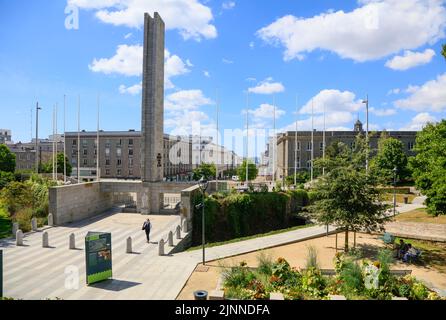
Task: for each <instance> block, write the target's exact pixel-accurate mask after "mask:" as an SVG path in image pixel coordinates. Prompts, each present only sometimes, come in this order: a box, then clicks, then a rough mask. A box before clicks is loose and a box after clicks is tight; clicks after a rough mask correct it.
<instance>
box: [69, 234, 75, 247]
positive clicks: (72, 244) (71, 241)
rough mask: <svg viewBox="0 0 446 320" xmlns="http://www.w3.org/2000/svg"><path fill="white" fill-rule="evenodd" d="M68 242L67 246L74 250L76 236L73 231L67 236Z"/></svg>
mask: <svg viewBox="0 0 446 320" xmlns="http://www.w3.org/2000/svg"><path fill="white" fill-rule="evenodd" d="M68 242H69V244H68V248H69V249H70V250H74V249H76V236H75V235H74V233H72V234H70V237H69V241H68Z"/></svg>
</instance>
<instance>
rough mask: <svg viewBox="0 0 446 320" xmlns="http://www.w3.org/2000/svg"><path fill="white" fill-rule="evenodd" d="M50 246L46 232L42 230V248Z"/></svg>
mask: <svg viewBox="0 0 446 320" xmlns="http://www.w3.org/2000/svg"><path fill="white" fill-rule="evenodd" d="M49 246H50V242H49V239H48V232H46V231H45V232H44V233H43V234H42V248H48V247H49Z"/></svg>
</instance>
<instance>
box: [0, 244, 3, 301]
mask: <svg viewBox="0 0 446 320" xmlns="http://www.w3.org/2000/svg"><path fill="white" fill-rule="evenodd" d="M1 297H3V250H0V298H1Z"/></svg>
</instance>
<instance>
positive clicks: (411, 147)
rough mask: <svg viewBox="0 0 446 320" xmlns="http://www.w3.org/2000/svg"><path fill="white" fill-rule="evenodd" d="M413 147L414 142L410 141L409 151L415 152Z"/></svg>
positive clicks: (408, 144)
mask: <svg viewBox="0 0 446 320" xmlns="http://www.w3.org/2000/svg"><path fill="white" fill-rule="evenodd" d="M413 147H414V143H413V142H412V141H410V142H408V143H407V149H408V150H409V151H412V150H413Z"/></svg>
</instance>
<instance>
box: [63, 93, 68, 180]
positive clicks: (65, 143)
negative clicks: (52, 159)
mask: <svg viewBox="0 0 446 320" xmlns="http://www.w3.org/2000/svg"><path fill="white" fill-rule="evenodd" d="M66 135H67V128H66V95H63V182H64V184H65V183H66V182H67V147H66V145H67V139H66Z"/></svg>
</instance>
